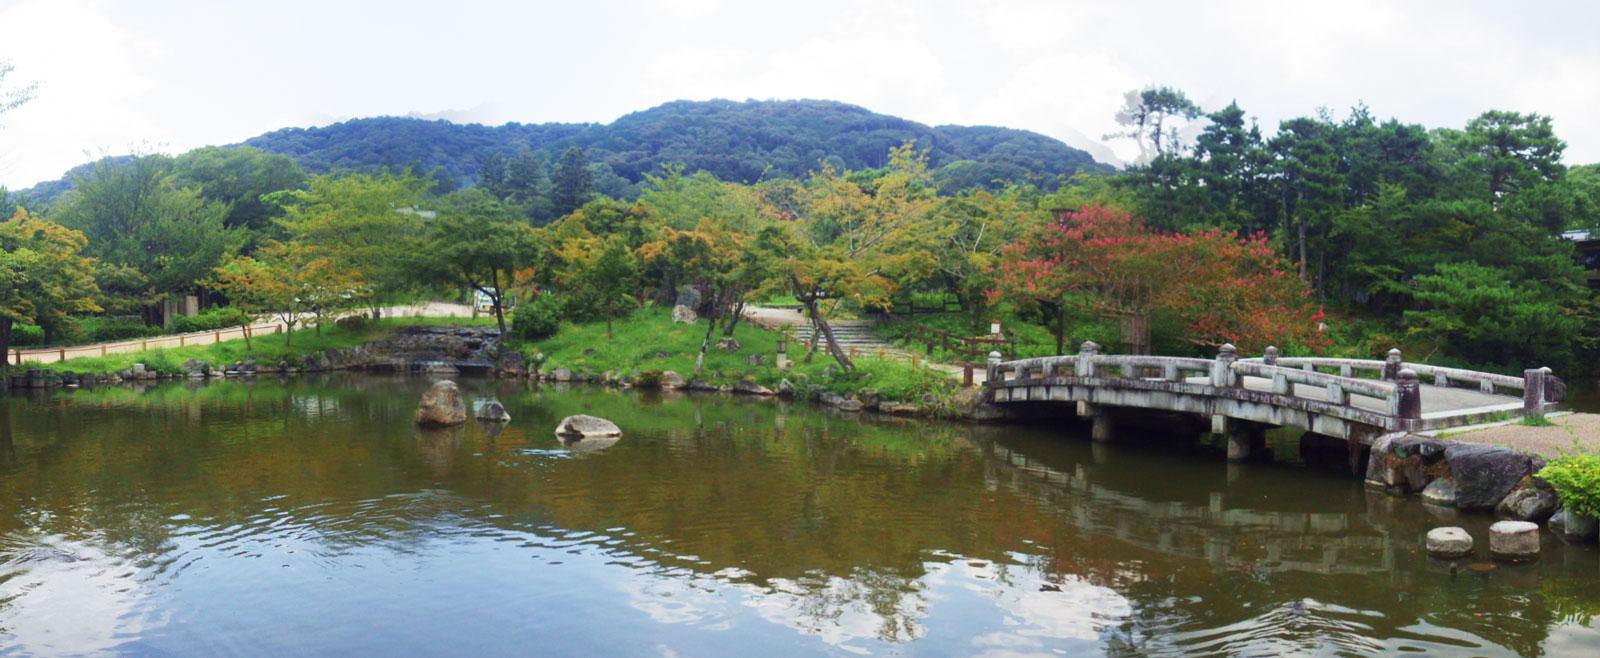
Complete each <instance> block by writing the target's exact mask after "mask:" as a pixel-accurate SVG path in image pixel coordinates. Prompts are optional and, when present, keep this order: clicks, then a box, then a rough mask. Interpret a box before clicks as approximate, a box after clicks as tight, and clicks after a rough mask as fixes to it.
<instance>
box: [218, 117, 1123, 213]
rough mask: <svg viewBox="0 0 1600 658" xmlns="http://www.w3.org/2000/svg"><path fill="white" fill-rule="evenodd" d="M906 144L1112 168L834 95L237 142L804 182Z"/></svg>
mask: <svg viewBox="0 0 1600 658" xmlns="http://www.w3.org/2000/svg"><path fill="white" fill-rule="evenodd" d="M908 140H916V142H917V144H918V145H919V146H922V147H927V148H929V149H930V151H929V154H928V157H929V165H930V167H932V168H933V169H934V170H935V171H937V170H938V169H939V168H940V167H943V166H945V165H947V164H950V163H953V162H957V161H961V160H966V161H972V162H977V163H980V164H984V165H987V166H988V167H989V169H990V171H991V172H1000V173H1003V174H1004V175H1005V176H1006V177H1007V180H1008V181H1009V182H1018V183H1023V182H1031V183H1035V184H1038V185H1040V186H1041V187H1044V188H1046V189H1053V188H1054V186H1055V185H1056V179H1057V177H1058V176H1062V175H1071V174H1074V173H1078V172H1081V171H1095V172H1107V171H1110V168H1109V167H1106V166H1105V165H1100V164H1097V163H1095V162H1094V160H1093V158H1091V157H1090V156H1089V154H1087V153H1085V152H1083V151H1080V150H1078V149H1074V148H1071V147H1069V146H1067V145H1065V144H1062V143H1061V142H1060V141H1059V140H1056V139H1053V138H1050V137H1046V136H1044V135H1040V134H1038V133H1033V132H1028V131H1024V130H1013V129H1009V128H997V127H992V126H939V127H929V126H926V125H923V124H919V123H916V122H912V121H907V120H905V119H900V118H896V117H892V116H887V115H882V114H875V113H873V112H869V111H867V110H865V109H863V108H860V107H856V106H854V105H847V104H844V103H838V102H833V101H747V102H736V101H726V100H714V101H675V102H672V103H667V104H665V105H661V106H659V107H655V108H651V109H649V110H645V111H642V112H635V113H633V114H629V115H627V116H624V117H622V118H620V119H617V120H616V121H615V122H613V123H611V124H610V125H600V124H554V123H547V124H538V125H524V124H517V123H511V124H506V125H504V126H498V127H486V126H480V125H456V124H452V123H449V122H446V121H425V120H421V119H403V118H396V117H382V118H374V119H356V120H351V121H346V122H344V123H339V124H334V125H332V126H326V127H322V128H309V129H303V128H288V129H284V130H279V131H276V132H272V133H267V134H265V135H260V136H258V137H254V138H251V139H250V140H247V141H246V142H245V144H246V145H249V146H254V147H257V148H260V149H262V150H264V151H268V152H271V153H281V154H283V155H287V156H289V157H290V158H293V159H294V161H295V162H296V163H298V164H299V165H300V166H301V167H302V168H304V169H306V170H307V171H310V172H313V173H324V172H327V171H331V170H333V169H348V170H353V171H362V172H373V171H377V170H381V169H383V168H385V167H394V168H398V167H402V166H404V165H405V164H406V163H409V162H411V161H413V160H418V161H420V162H421V163H422V164H423V166H425V167H442V168H443V170H444V173H445V175H447V176H449V177H450V178H452V179H454V180H456V181H458V182H460V183H462V184H466V183H470V182H472V181H474V180H481V179H482V178H483V177H482V175H481V172H480V171H479V168H480V166H482V164H483V163H484V161H485V159H486V158H487V157H488V156H489V155H490V154H491V153H495V154H499V156H500V157H501V164H502V165H503V166H509V161H510V159H511V158H512V157H513V154H516V153H518V152H520V151H522V150H524V149H526V150H527V151H529V152H531V153H533V154H535V155H536V157H538V156H539V154H543V155H542V158H544V160H543V161H545V162H548V161H549V160H552V159H555V158H556V154H560V153H562V152H564V151H566V150H567V149H568V148H571V147H577V148H580V149H582V150H583V152H584V153H585V154H586V155H587V156H588V158H589V160H590V161H591V163H596V164H604V165H606V166H607V167H609V168H610V171H611V172H612V173H613V174H614V175H615V176H617V177H618V178H619V179H620V180H623V181H627V182H628V183H631V184H638V183H639V182H641V181H642V180H643V179H644V175H645V174H654V173H656V172H659V171H661V166H662V165H666V164H682V165H684V166H685V168H686V171H687V172H689V173H693V172H695V171H701V170H704V171H709V172H711V173H713V174H715V175H716V176H717V177H718V178H720V179H723V180H729V181H739V182H746V183H750V182H755V181H757V180H761V179H764V178H768V179H770V178H801V177H804V176H805V175H806V173H807V172H809V171H813V170H816V169H817V168H818V167H819V166H820V165H819V163H820V162H822V161H825V160H826V161H828V162H830V163H834V165H835V167H836V168H844V169H869V168H873V167H882V166H884V165H886V164H888V161H887V159H886V154H887V153H888V152H889V149H890V148H891V147H894V146H899V145H900V144H903V143H905V142H906V141H908ZM553 169H554V168H553V167H552V171H551V173H550V175H549V178H550V179H552V180H554V179H555V178H556V175H555V174H554V172H553ZM602 178H603V176H602ZM594 184H595V185H596V188H594V189H595V191H603V192H607V193H611V191H610V190H606V189H604V188H605V186H606V185H608V183H607V181H605V180H599V179H597V180H595V181H594ZM501 198H502V199H505V197H501Z"/></svg>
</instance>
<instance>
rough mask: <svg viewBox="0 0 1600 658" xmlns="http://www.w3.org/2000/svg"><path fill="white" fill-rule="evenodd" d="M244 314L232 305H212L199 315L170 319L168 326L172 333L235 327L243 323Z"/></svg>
mask: <svg viewBox="0 0 1600 658" xmlns="http://www.w3.org/2000/svg"><path fill="white" fill-rule="evenodd" d="M245 321H246V320H245V317H244V314H243V313H241V312H240V311H239V309H236V308H234V307H232V306H213V307H211V308H208V309H206V310H204V311H202V312H200V314H199V315H185V316H179V317H176V318H173V319H172V326H171V327H169V328H170V329H171V330H172V332H173V333H177V334H186V333H189V332H192V331H216V330H218V329H227V328H229V327H237V326H239V325H241V324H244V323H245Z"/></svg>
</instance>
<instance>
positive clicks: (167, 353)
mask: <svg viewBox="0 0 1600 658" xmlns="http://www.w3.org/2000/svg"><path fill="white" fill-rule="evenodd" d="M450 324H464V325H492V324H494V318H489V317H483V318H384V319H382V320H379V321H377V322H371V323H368V324H367V326H365V327H363V328H361V329H359V330H354V331H352V330H349V329H344V328H341V327H337V326H331V325H330V326H326V327H323V328H322V335H321V336H318V335H317V331H316V329H296V330H295V331H294V332H293V336H292V337H290V338H289V339H288V340H289V344H288V345H285V344H284V342H285V336H284V335H283V334H259V335H257V336H255V337H254V338H252V339H251V340H250V345H249V346H246V345H245V340H244V339H242V338H239V339H234V340H225V341H222V342H220V343H211V344H207V345H189V346H186V347H167V348H153V349H150V350H145V351H138V352H120V353H115V352H114V353H111V354H107V355H105V356H85V357H77V358H72V359H67V360H65V361H58V362H56V363H48V364H42V365H41V364H37V363H24V364H22V365H20V366H19V365H10V366H6V367H4V368H0V374H4V375H6V376H9V375H11V374H13V373H17V372H22V371H26V370H28V369H29V368H50V369H52V370H55V371H56V372H62V371H67V370H70V371H72V372H80V373H84V372H94V373H100V372H115V371H118V370H121V369H123V368H127V367H129V366H132V365H133V364H135V363H143V364H144V365H145V368H146V369H148V370H153V371H155V372H164V373H172V374H177V373H178V372H180V366H182V365H183V363H184V362H186V361H188V360H189V359H196V360H200V361H205V362H208V363H211V364H213V365H226V364H229V363H233V362H234V361H242V360H244V359H245V358H248V357H251V356H253V357H255V358H256V360H257V361H260V362H262V363H276V362H278V361H280V360H286V361H289V362H291V363H294V364H298V363H299V360H300V358H301V357H303V356H305V355H307V354H311V353H313V352H320V351H322V350H327V349H338V348H342V347H353V346H356V345H360V344H362V343H365V342H367V341H371V340H376V339H378V338H382V337H383V336H386V335H388V334H390V333H392V332H394V330H395V329H397V328H399V327H404V326H410V325H450Z"/></svg>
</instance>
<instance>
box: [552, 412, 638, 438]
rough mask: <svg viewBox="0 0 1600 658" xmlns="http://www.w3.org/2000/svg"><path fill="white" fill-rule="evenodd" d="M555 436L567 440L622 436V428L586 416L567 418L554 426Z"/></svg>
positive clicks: (602, 419)
mask: <svg viewBox="0 0 1600 658" xmlns="http://www.w3.org/2000/svg"><path fill="white" fill-rule="evenodd" d="M556 436H560V437H567V438H593V437H607V436H622V428H620V427H617V424H616V423H613V422H611V421H609V420H606V419H604V418H596V417H594V416H586V415H582V414H579V415H577V416H567V417H566V418H562V419H561V423H560V424H558V425H556Z"/></svg>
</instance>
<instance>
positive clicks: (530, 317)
mask: <svg viewBox="0 0 1600 658" xmlns="http://www.w3.org/2000/svg"><path fill="white" fill-rule="evenodd" d="M563 306H564V305H563V304H562V301H561V299H560V298H558V297H556V296H555V295H552V294H549V293H545V294H541V295H535V296H534V298H533V299H531V300H528V301H527V302H524V303H523V304H522V305H520V306H518V307H517V310H516V312H515V313H513V314H512V315H511V337H512V338H515V339H518V340H525V341H529V340H541V339H544V338H549V337H551V336H554V335H556V332H557V331H560V330H561V317H562V314H563V312H564V310H565V309H564V308H563Z"/></svg>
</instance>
